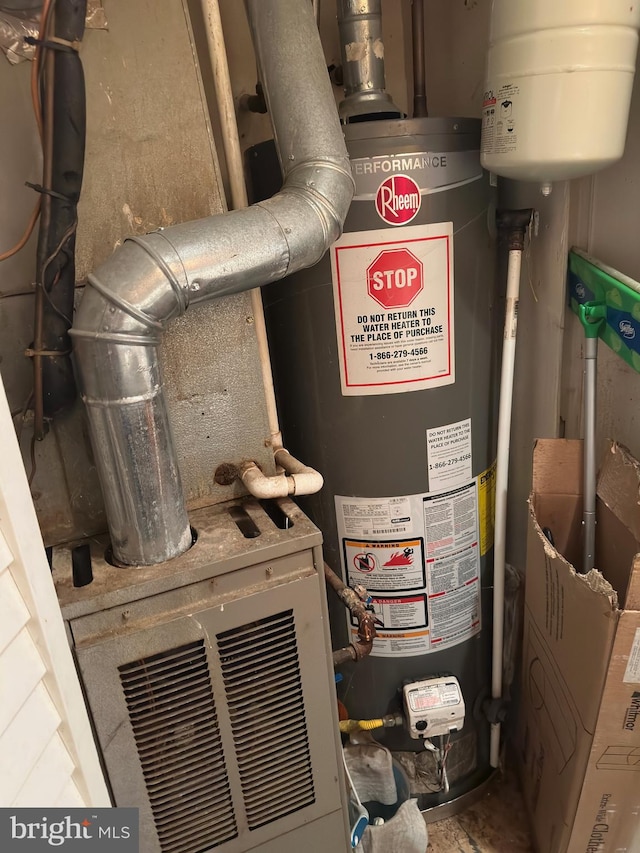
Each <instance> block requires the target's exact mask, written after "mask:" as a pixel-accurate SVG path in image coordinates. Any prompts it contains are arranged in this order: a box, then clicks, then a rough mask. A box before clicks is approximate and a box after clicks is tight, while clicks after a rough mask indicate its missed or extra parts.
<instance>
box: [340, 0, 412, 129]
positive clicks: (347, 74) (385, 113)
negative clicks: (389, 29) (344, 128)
mask: <svg viewBox="0 0 640 853" xmlns="http://www.w3.org/2000/svg"><path fill="white" fill-rule="evenodd" d="M338 29H339V31H340V51H341V54H342V69H343V77H344V93H345V99H344V101H343V102H342V103H341V104H340V117H341V118H342V120H343V121H344V122H345V123H348V122H350V121H358V120H361V119H362V118H363V116H367V115H375V116H376V117H377V118H383V117H387V118H396V117H399V116H401V115H402V111H401V110H399V109H398V107H396V106H395V104H394V103H393V102H392V100H391V98H390V97H389V95H388V94H387V93H386V92H385V79H384V42H383V41H382V0H338Z"/></svg>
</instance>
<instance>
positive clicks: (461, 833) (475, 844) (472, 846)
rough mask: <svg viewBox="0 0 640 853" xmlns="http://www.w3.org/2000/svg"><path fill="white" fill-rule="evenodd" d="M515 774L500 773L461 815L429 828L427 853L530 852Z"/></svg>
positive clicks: (527, 830)
mask: <svg viewBox="0 0 640 853" xmlns="http://www.w3.org/2000/svg"><path fill="white" fill-rule="evenodd" d="M532 851H533V846H532V844H531V840H530V835H529V827H528V822H527V816H526V813H525V810H524V805H523V802H522V797H521V795H520V791H519V790H518V784H517V781H516V777H515V775H513V774H512V773H506V774H500V775H499V776H498V777H497V778H496V779H495V780H494V781H493V782H492V783H491V785H490V787H489V789H488V790H487V793H486V794H485V795H484V796H483V797H482V799H481V800H479V801H478V802H477V803H476V804H475V805H473V806H471V807H470V808H468V809H466V810H465V811H464V812H462V814H460V815H457V816H456V817H452V818H448V819H447V820H442V821H439V822H438V823H434V824H430V825H429V848H428V853H531V852H532Z"/></svg>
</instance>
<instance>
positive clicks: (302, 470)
mask: <svg viewBox="0 0 640 853" xmlns="http://www.w3.org/2000/svg"><path fill="white" fill-rule="evenodd" d="M275 457H276V462H277V463H278V465H279V466H280V467H281V468H282V469H283V471H284V474H276V476H275V477H267V476H266V475H265V474H263V472H262V471H261V470H260V468H258V466H257V465H256V463H255V462H252V461H249V462H245V463H244V464H243V465H242V466H241V468H240V471H241V474H240V479H241V480H242V482H243V483H244V485H245V488H246V489H247V491H248V492H249V494H251V495H253V496H254V498H259V499H261V500H265V499H269V498H285V497H287V495H314V494H315V493H316V492H319V491H320V489H321V488H322V486H323V484H324V480H323V478H322V474H320V473H319V472H318V471H316V470H315V469H314V468H309V466H308V465H303V463H302V462H300V461H299V460H298V459H296V458H295V456H292V455H291V454H290V453H289V451H288V450H285V449H284V447H280V448H279V449H278V450H276V453H275Z"/></svg>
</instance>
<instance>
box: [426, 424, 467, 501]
mask: <svg viewBox="0 0 640 853" xmlns="http://www.w3.org/2000/svg"><path fill="white" fill-rule="evenodd" d="M471 462H472V460H471V418H467V419H466V420H464V421H458V423H455V424H445V425H444V426H441V427H435V428H434V429H428V430H427V469H428V474H429V488H430V490H431V491H432V492H436V491H440V490H441V489H447V488H451V486H458V485H460V483H464V482H465V481H467V480H469V479H470V477H471Z"/></svg>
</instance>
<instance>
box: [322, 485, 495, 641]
mask: <svg viewBox="0 0 640 853" xmlns="http://www.w3.org/2000/svg"><path fill="white" fill-rule="evenodd" d="M336 516H337V522H338V535H339V537H340V540H341V543H342V562H343V569H344V574H345V576H346V577H347V578H348V580H349V583H350V584H355V583H360V584H362V585H363V586H365V587H366V588H367V589H368V590H369V592H370V593H371V596H372V599H373V607H374V610H375V613H376V624H377V629H376V630H377V632H378V636H377V638H376V640H375V641H374V644H373V651H372V652H371V654H372V655H373V656H374V657H399V656H411V655H421V654H427V653H429V652H431V651H437V650H439V649H442V648H446V647H448V646H453V645H455V644H457V643H461V642H463V641H465V640H467V639H469V637H472V636H473V635H474V634H476V633H478V632H479V631H480V553H479V541H478V538H479V537H478V526H479V525H478V484H477V479H473V480H469V481H467V482H466V483H464V484H463V485H460V486H458V487H457V488H455V489H449V490H447V491H442V492H429V493H425V494H419V495H403V496H400V497H393V498H353V497H340V496H336ZM399 528H402V530H403V532H404V535H402V536H395V537H393V538H392V537H391V536H389V535H388V534H389V531H397V530H398V529H399ZM365 531H366V535H363V534H364V532H365ZM350 627H351V630H352V632H353V634H354V636H355V633H356V626H355V625H353V624H351V626H350Z"/></svg>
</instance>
